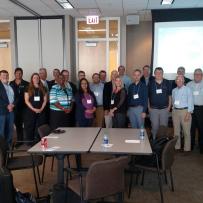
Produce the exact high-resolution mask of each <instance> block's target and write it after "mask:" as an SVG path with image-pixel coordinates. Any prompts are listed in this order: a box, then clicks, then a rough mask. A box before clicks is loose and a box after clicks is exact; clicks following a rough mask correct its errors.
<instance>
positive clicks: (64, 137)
mask: <svg viewBox="0 0 203 203" xmlns="http://www.w3.org/2000/svg"><path fill="white" fill-rule="evenodd" d="M60 129H61V130H64V131H65V132H63V133H61V134H55V133H51V134H50V135H48V136H47V137H46V138H47V140H48V147H47V148H43V147H42V146H41V142H39V143H37V144H36V145H34V146H33V147H32V148H30V149H29V150H28V152H29V153H31V154H51V155H55V156H56V158H57V162H58V168H57V183H58V184H64V157H65V156H66V155H67V154H82V153H88V152H90V153H105V154H115V155H150V154H152V149H151V146H150V143H149V139H148V136H147V133H146V131H145V136H144V139H140V131H139V129H132V128H125V129H124V128H122V129H119V128H79V127H75V128H60ZM104 134H106V135H107V136H108V138H109V144H108V145H103V137H104Z"/></svg>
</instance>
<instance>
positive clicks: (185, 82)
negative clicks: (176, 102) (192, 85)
mask: <svg viewBox="0 0 203 203" xmlns="http://www.w3.org/2000/svg"><path fill="white" fill-rule="evenodd" d="M177 75H183V77H184V85H187V83H188V82H190V81H191V80H190V78H187V77H185V68H184V67H183V66H180V67H179V68H178V70H177ZM176 87H177V85H176V81H175V80H172V89H174V88H176Z"/></svg>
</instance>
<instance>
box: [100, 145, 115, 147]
mask: <svg viewBox="0 0 203 203" xmlns="http://www.w3.org/2000/svg"><path fill="white" fill-rule="evenodd" d="M112 146H113V144H102V147H112Z"/></svg>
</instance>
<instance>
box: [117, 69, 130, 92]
mask: <svg viewBox="0 0 203 203" xmlns="http://www.w3.org/2000/svg"><path fill="white" fill-rule="evenodd" d="M118 73H119V77H120V78H121V80H122V81H123V84H124V85H125V89H126V91H128V88H129V86H130V84H131V83H132V80H131V78H130V77H129V76H128V75H126V74H125V67H124V66H119V67H118Z"/></svg>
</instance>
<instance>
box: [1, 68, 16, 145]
mask: <svg viewBox="0 0 203 203" xmlns="http://www.w3.org/2000/svg"><path fill="white" fill-rule="evenodd" d="M8 81H9V74H8V72H7V71H6V70H1V71H0V136H4V137H5V139H6V141H7V143H8V144H9V145H10V146H11V144H12V137H13V127H14V126H13V125H14V113H13V110H14V106H15V105H14V101H15V100H14V91H13V89H12V87H11V86H10V85H9V84H8Z"/></svg>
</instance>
